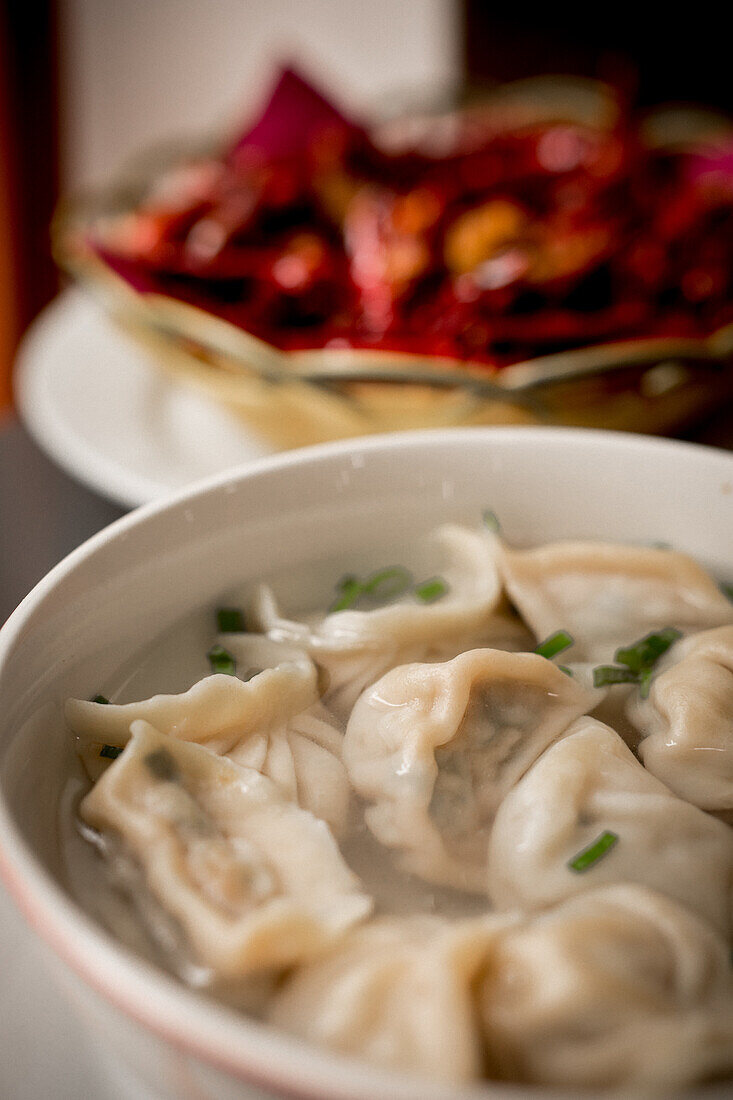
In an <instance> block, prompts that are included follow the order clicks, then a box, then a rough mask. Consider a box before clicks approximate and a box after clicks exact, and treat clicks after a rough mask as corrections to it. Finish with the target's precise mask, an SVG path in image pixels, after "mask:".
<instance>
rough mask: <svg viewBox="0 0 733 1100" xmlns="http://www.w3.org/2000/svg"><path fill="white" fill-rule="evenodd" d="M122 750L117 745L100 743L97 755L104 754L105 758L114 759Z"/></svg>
mask: <svg viewBox="0 0 733 1100" xmlns="http://www.w3.org/2000/svg"><path fill="white" fill-rule="evenodd" d="M121 752H122V749H121V748H120V747H119V745H102V747H101V749H100V750H99V755H100V756H104V757H105V758H106V759H107V760H116V759H117V757H118V756H119V755H120V753H121Z"/></svg>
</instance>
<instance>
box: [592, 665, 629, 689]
mask: <svg viewBox="0 0 733 1100" xmlns="http://www.w3.org/2000/svg"><path fill="white" fill-rule="evenodd" d="M638 682H639V677H638V676H637V674H636V673H635V672H632V671H631V669H630V668H619V667H618V665H598V667H597V668H594V669H593V687H597V688H602V687H608V686H609V685H610V684H638Z"/></svg>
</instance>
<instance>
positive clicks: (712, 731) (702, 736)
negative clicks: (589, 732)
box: [627, 626, 733, 812]
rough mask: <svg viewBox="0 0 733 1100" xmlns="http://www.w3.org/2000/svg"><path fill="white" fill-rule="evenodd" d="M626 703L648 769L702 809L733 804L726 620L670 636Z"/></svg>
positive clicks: (732, 642) (731, 639)
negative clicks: (644, 682)
mask: <svg viewBox="0 0 733 1100" xmlns="http://www.w3.org/2000/svg"><path fill="white" fill-rule="evenodd" d="M627 710H628V715H629V718H630V719H631V721H632V722H633V724H634V725H635V726H636V727H637V729H638V730H639V732H640V733H641V735H642V740H641V742H640V744H639V755H640V756H641V759H642V760H643V762H644V766H645V767H646V768H647V769H648V770H649V771H650V772H651V773H652V775H655V776H656V777H657V779H661V780H662V782H663V783H666V784H667V786H668V787H671V789H672V790H673V791H674V792H675V794H678V795H679V796H680V798H684V799H686V800H687V801H688V802H692V803H693V804H694V805H695V806H700V807H701V808H702V809H703V810H710V811H715V812H727V811H730V810H733V626H721V627H718V628H717V629H716V630H705V631H703V632H702V633H700V634H693V635H691V636H690V637H689V638H684V639H682V640H681V641H679V642H677V643H676V644H675V645H674V646H673V647H672V649H670V650H669V652H668V654H666V655H665V656H664V657H663V658H662V660H661V661H660V663H659V669H658V671H657V673H656V675H655V676H654V678H653V680H652V683H651V689H650V692H649V697H648V698H647V699H642V698H641V697H640V695H639V693H638V692H635V693H633V695H632V696H631V698H630V701H629V704H628V708H627Z"/></svg>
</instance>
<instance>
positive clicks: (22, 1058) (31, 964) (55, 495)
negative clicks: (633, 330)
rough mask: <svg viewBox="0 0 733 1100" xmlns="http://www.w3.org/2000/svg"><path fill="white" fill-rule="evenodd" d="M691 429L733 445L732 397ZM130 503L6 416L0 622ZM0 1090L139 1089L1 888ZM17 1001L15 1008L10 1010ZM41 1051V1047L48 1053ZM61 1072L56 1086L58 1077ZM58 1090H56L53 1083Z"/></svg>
mask: <svg viewBox="0 0 733 1100" xmlns="http://www.w3.org/2000/svg"><path fill="white" fill-rule="evenodd" d="M683 438H687V439H690V440H692V441H695V442H700V443H707V444H709V445H713V446H718V447H724V448H726V449H733V406H732V407H729V408H727V409H721V410H719V411H718V412H717V413H716V414H715V416H713V417H712V418H709V419H708V420H707V421H705V422H704V423H703V424H701V425H698V426H697V427H696V428H694V429H692V430H690V431H689V432H688V433H686V434H685V435H684V436H683ZM123 514H124V512H123V510H122V509H121V508H119V507H118V506H117V505H114V504H112V503H110V502H109V501H106V500H103V499H102V498H101V497H100V496H98V495H96V494H95V493H93V492H92V491H91V490H89V489H87V488H86V487H84V486H82V485H81V484H79V483H78V482H75V481H73V480H72V479H71V478H70V477H69V476H68V475H67V474H65V473H63V472H62V471H61V470H59V468H58V467H56V466H55V465H54V464H53V463H52V462H51V461H50V460H49V459H48V458H46V456H45V455H44V454H43V453H42V452H41V451H40V450H39V448H38V447H37V446H36V444H35V443H34V442H33V441H32V440H31V439H30V437H29V436H28V434H27V432H26V431H25V429H24V428H23V426H22V425H21V424H20V423H19V422H18V421H17V419H16V418H15V417H14V416H12V415H8V416H6V417H5V418H4V419H0V624H1V623H2V622H4V621H5V619H6V618H7V616H8V615H9V614H10V613H11V612H12V611H13V609H14V608H15V607H16V605H17V604H18V603H19V602H20V601H21V599H22V598H23V597H24V596H25V595H26V593H28V592H29V591H30V590H31V588H32V587H33V586H34V585H35V584H36V582H37V581H39V580H40V579H41V577H43V576H44V574H45V573H47V572H48V570H49V569H50V568H51V567H52V566H53V565H55V564H56V563H57V562H58V561H60V560H61V558H63V557H64V556H65V555H66V554H67V553H69V552H70V551H71V550H73V549H74V548H75V547H76V546H78V545H79V544H80V543H81V542H83V541H84V540H85V539H87V538H89V536H91V535H93V534H94V533H95V532H96V531H98V530H100V529H101V528H102V527H105V526H106V525H107V524H109V523H111V522H112V521H113V520H115V519H117V518H118V517H119V516H121V515H123ZM0 932H1V934H2V940H1V941H0V970H1V972H2V983H3V986H2V988H3V990H4V995H3V994H0V1009H2V1008H4V1009H5V1010H6V1011H4V1012H3V1033H2V1036H1V1037H0V1096H2V1097H3V1098H6V1097H7V1100H37V1098H38V1097H40V1096H49V1095H51V1094H53V1096H54V1100H77V1098H78V1097H79V1096H82V1095H84V1096H94V1097H95V1100H106V1098H107V1097H113V1096H114V1097H120V1096H122V1095H125V1096H129V1095H136V1100H139V1096H140V1093H139V1090H137V1093H135V1091H133V1092H132V1093H130V1092H129V1090H128V1088H127V1086H126V1087H125V1089H124V1090H122V1091H121V1087H120V1082H119V1081H118V1082H117V1084H116V1086H114V1085H113V1084H112V1083H110V1081H109V1079H107V1078H106V1076H105V1077H104V1078H103V1077H102V1076H101V1070H100V1068H99V1065H98V1063H97V1061H96V1059H95V1057H94V1054H93V1052H91V1051H89V1050H88V1049H87V1048H86V1047H85V1045H84V1039H83V1035H82V1033H81V1029H80V1028H79V1026H78V1025H77V1024H76V1021H75V1019H74V1018H73V1016H71V1015H70V1014H69V1013H68V1011H67V1009H66V1002H65V1000H64V999H63V997H62V994H61V991H60V990H59V991H57V990H56V988H55V986H54V985H53V984H51V983H49V981H48V980H47V978H46V971H45V968H44V966H43V960H42V959H41V958H40V957H39V952H40V951H41V950H42V948H41V947H40V946H39V945H38V944H37V943H34V942H33V940H32V937H30V936H28V934H27V930H26V929H25V928H24V926H23V924H22V922H21V920H20V917H19V916H18V915H17V914H16V913H15V911H14V908H13V906H12V904H11V902H10V899H9V898H8V897H7V896H6V895H5V894H4V893H3V891H2V889H0ZM10 1005H12V1012H9V1011H8V1008H9V1006H10ZM41 1052H42V1053H41ZM51 1080H52V1081H53V1086H51V1084H50V1081H51ZM49 1089H52V1091H49Z"/></svg>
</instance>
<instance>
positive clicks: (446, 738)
mask: <svg viewBox="0 0 733 1100" xmlns="http://www.w3.org/2000/svg"><path fill="white" fill-rule="evenodd" d="M600 698H602V693H601V692H597V691H592V690H588V689H586V688H583V687H581V686H580V685H579V684H578V683H576V682H575V680H574V679H573V678H572V677H570V676H568V675H566V674H565V673H564V672H561V671H560V669H558V668H556V667H555V665H553V664H552V663H551V662H550V661H547V660H545V658H544V657H540V656H537V655H536V654H532V653H505V652H503V651H501V650H494V649H477V650H470V651H469V652H467V653H462V654H461V655H460V656H458V657H455V658H454V659H453V660H452V661H446V662H443V663H440V664H411V665H405V666H403V667H400V668H396V669H393V670H392V671H391V672H388V673H387V675H386V676H384V677H382V679H381V680H379V681H378V682H377V683H376V684H374V685H373V686H372V687H371V688H369V689H368V690H367V691H366V692H364V694H363V695H362V696H361V698H360V699H359V700H358V702H357V703H356V706H355V707H354V710H353V713H352V715H351V718H350V720H349V724H348V726H347V730H346V736H345V738H344V763H345V764H346V768H347V770H348V773H349V776H350V778H351V781H352V783H353V785H354V788H355V789H356V791H357V792H358V793H359V794H360V795H361V796H362V798H364V799H365V800H366V801H367V802H369V803H371V805H370V806H369V808H368V809H367V810H366V812H365V818H366V822H367V824H368V826H369V828H370V829H371V831H372V832H373V833H374V835H375V836H376V837H377V839H378V840H379V841H381V842H382V844H385V845H387V847H389V848H396V849H398V850H399V852H400V853H401V860H400V862H401V866H402V867H403V868H404V869H405V870H407V871H411V872H412V873H414V874H417V875H420V876H421V877H423V878H425V879H428V880H429V881H432V882H437V883H441V884H443V885H450V886H455V887H458V888H461V889H466V890H473V891H478V892H482V893H483V892H485V891H486V889H487V846H488V835H489V829H490V827H491V824H492V821H493V818H494V814H495V813H496V810H497V808H498V806H499V804H500V802H501V800H502V798H503V797H504V796H505V795H506V793H507V792H508V791H509V790H511V788H512V786H513V785H514V784H515V783H516V781H517V780H518V779H519V778H520V776H522V775H523V773H524V772H525V771H526V770H527V768H528V767H529V766H530V765H531V764H532V762H533V761H534V760H535V759H536V758H537V757H538V756H539V755H540V753H541V752H542V751H543V750H544V749H545V748H546V747H547V746H548V745H549V744H550V743H551V742H552V741H554V740H555V738H557V737H559V736H560V735H561V734H562V733H563V732H564V730H565V729H566V728H567V727H568V726H569V725H570V723H571V722H572V721H573V720H574V719H575V718H577V717H578V716H579V715H580V714H583V713H585V712H586V711H588V710H591V709H592V708H593V706H594V705H595V704H596V702H597V701H598V700H599V699H600Z"/></svg>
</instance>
